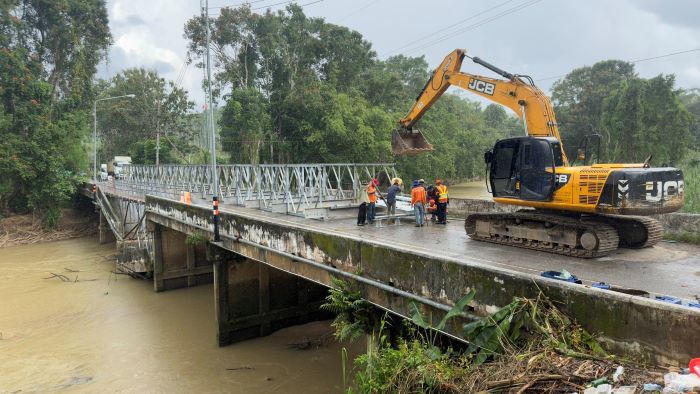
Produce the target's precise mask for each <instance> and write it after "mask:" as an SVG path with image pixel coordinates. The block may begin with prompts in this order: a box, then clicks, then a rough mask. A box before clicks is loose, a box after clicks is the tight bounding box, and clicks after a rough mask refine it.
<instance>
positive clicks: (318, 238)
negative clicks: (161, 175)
mask: <svg viewBox="0 0 700 394" xmlns="http://www.w3.org/2000/svg"><path fill="white" fill-rule="evenodd" d="M146 205H147V210H148V220H149V221H153V222H154V223H158V224H160V225H163V226H167V227H170V228H173V229H177V230H178V231H182V232H188V231H189V232H192V231H202V230H206V231H211V230H212V227H211V221H210V213H209V211H208V209H206V208H204V207H196V206H186V205H183V204H180V203H177V202H174V201H168V200H163V199H158V198H151V197H148V198H147V201H146ZM221 234H222V242H221V243H220V246H221V247H223V248H225V249H227V250H230V251H233V252H235V253H237V254H239V255H242V256H245V257H247V258H249V259H253V260H256V261H260V262H264V263H265V264H267V265H270V266H272V267H275V268H277V269H280V270H283V271H286V272H289V273H292V274H294V275H298V276H301V277H304V278H306V279H309V280H312V281H314V282H317V283H320V284H323V285H325V286H328V287H330V286H332V282H331V277H333V276H338V277H341V278H344V279H347V280H351V281H354V282H355V283H356V284H357V285H358V287H359V288H360V289H361V291H362V293H363V297H365V298H366V299H367V300H369V301H370V302H372V303H374V304H375V305H378V306H380V307H382V308H385V309H387V310H390V311H392V312H394V313H397V314H399V315H403V316H408V315H409V308H408V306H409V304H410V303H411V302H412V301H414V300H416V301H418V302H420V303H421V304H423V306H424V308H426V309H427V310H429V311H430V312H432V313H433V317H434V319H435V320H436V321H437V320H438V319H440V318H441V316H443V315H444V313H445V310H448V309H449V308H450V307H451V305H454V303H455V302H456V301H457V300H458V299H459V298H460V297H461V296H462V295H464V294H465V293H467V292H468V291H470V290H471V289H475V290H476V298H475V301H474V302H473V303H472V305H471V308H472V309H473V313H475V314H477V315H482V316H483V315H485V314H488V313H493V312H494V311H496V310H497V309H499V308H501V307H503V306H505V305H507V304H508V303H509V302H510V301H511V300H512V298H513V297H515V296H525V297H536V296H537V295H538V292H539V289H542V291H543V292H544V293H545V294H546V295H547V296H549V297H550V298H551V299H552V300H554V301H556V302H560V303H561V305H562V309H563V310H564V311H565V312H567V313H568V314H570V315H571V316H572V317H574V318H575V319H577V320H578V321H579V322H580V324H581V325H582V326H583V327H584V328H586V329H587V330H589V331H590V332H592V333H596V334H601V335H602V338H603V339H604V340H605V341H606V343H607V344H608V347H609V348H610V349H612V350H613V351H616V352H619V353H622V354H627V355H633V356H635V357H640V358H642V359H646V360H650V361H654V362H657V363H681V362H687V360H688V358H690V357H694V356H696V354H695V353H697V349H699V348H700V331H699V330H697V327H700V311H695V310H691V309H690V308H686V307H681V306H676V305H670V304H664V303H661V302H657V301H653V300H649V299H644V298H641V297H635V296H630V295H626V294H621V293H615V292H607V291H604V290H598V289H590V288H586V287H584V286H580V285H572V284H568V283H564V282H560V281H554V280H548V279H545V278H541V277H538V276H534V275H527V274H522V273H517V272H513V271H510V270H507V269H501V268H496V267H491V266H484V265H481V264H480V263H479V262H478V261H469V260H465V259H460V260H456V259H455V260H452V259H441V258H436V257H435V256H431V255H429V254H422V253H421V252H415V251H410V250H407V249H399V248H398V247H387V246H386V245H383V244H380V243H377V242H375V241H374V240H372V239H361V238H357V237H352V236H340V235H336V234H328V233H323V232H321V230H318V229H316V228H313V227H305V226H304V225H303V224H298V225H289V224H286V225H283V224H279V223H276V222H275V220H274V218H264V217H255V216H251V215H250V214H249V213H247V212H241V213H222V228H221ZM358 272H361V275H355V273H358ZM445 332H446V333H447V334H450V335H454V336H456V337H460V336H461V322H460V321H454V324H452V325H451V326H450V327H447V328H446V330H445Z"/></svg>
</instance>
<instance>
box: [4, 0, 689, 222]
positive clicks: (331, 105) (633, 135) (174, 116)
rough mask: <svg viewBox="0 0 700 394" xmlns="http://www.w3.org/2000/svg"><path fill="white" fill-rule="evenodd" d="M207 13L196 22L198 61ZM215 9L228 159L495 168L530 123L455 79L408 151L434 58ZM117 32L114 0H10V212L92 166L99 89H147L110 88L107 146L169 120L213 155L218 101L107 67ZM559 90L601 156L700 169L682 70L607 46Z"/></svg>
mask: <svg viewBox="0 0 700 394" xmlns="http://www.w3.org/2000/svg"><path fill="white" fill-rule="evenodd" d="M203 22H204V20H203V18H202V17H194V18H192V19H191V20H189V21H188V22H187V23H186V25H185V27H184V35H185V37H186V38H187V40H188V43H189V48H188V58H189V60H190V61H191V62H192V63H194V64H195V65H197V66H199V67H202V66H203V64H202V62H201V59H202V54H203V50H204V45H203V39H204V28H203ZM211 24H212V49H213V56H214V64H213V66H214V80H213V91H214V99H215V102H216V103H217V128H218V132H219V142H220V146H219V149H220V152H219V153H217V155H218V156H220V157H219V160H220V162H222V163H226V162H228V163H294V162H396V163H397V165H398V169H399V171H400V173H401V174H402V176H404V177H406V178H409V179H411V178H416V177H422V178H426V179H430V178H435V177H440V178H444V179H448V180H449V181H450V182H459V181H461V180H467V179H473V178H477V177H480V176H483V173H484V164H483V160H482V157H483V152H484V151H485V150H487V149H488V148H489V147H491V146H492V145H493V143H494V142H495V141H496V140H497V139H499V138H503V137H507V136H513V135H521V134H523V133H524V131H523V128H522V126H521V122H520V121H519V120H518V119H517V118H516V117H515V116H514V115H513V114H511V113H507V112H506V110H504V109H503V107H500V106H498V105H483V104H481V103H479V102H477V101H472V100H469V99H466V98H463V97H461V96H459V95H456V94H451V93H448V94H446V95H445V96H443V98H442V99H441V100H439V101H438V102H437V104H436V105H435V106H434V107H433V108H432V109H431V110H430V111H428V112H427V113H426V115H425V116H424V118H423V119H422V120H421V121H420V122H419V124H418V126H419V128H420V129H421V130H422V131H423V133H424V134H425V135H426V136H427V138H428V139H429V140H430V141H431V142H432V143H433V145H434V146H435V151H434V152H432V153H429V154H424V155H420V156H416V157H411V158H403V157H394V156H392V154H391V149H390V140H391V132H392V130H393V129H394V128H395V127H396V124H397V120H398V119H399V118H401V117H403V116H404V115H405V113H406V112H407V110H408V109H409V108H410V106H411V105H412V104H413V102H414V100H415V97H416V96H417V95H418V93H419V92H420V91H421V89H422V87H423V85H424V84H425V82H426V81H427V80H428V78H429V76H430V74H431V70H430V67H429V64H428V61H427V60H426V59H425V58H423V57H406V56H403V55H398V56H393V57H390V58H387V59H380V58H379V57H378V56H377V54H376V53H375V52H374V51H373V50H372V45H371V43H369V42H368V41H366V40H365V39H364V38H363V37H362V35H361V34H360V33H358V32H356V31H352V30H349V29H348V28H346V27H343V26H338V25H334V24H330V23H327V22H325V21H324V20H323V19H321V18H310V17H308V16H306V15H305V14H304V12H303V10H302V8H301V7H299V6H296V5H289V6H287V7H286V9H285V10H282V11H278V12H270V11H268V12H266V13H264V14H256V13H253V12H252V11H251V9H250V8H249V7H245V6H243V7H238V8H224V9H222V10H221V13H220V14H219V15H218V16H217V17H216V18H212V19H211ZM111 40H112V38H111V34H110V30H109V25H108V19H107V12H106V8H105V3H104V1H102V0H80V1H71V0H56V1H51V2H46V1H40V0H24V1H20V0H9V1H4V2H2V3H0V215H4V214H8V213H11V212H28V211H34V212H35V213H37V214H39V215H40V216H41V217H43V218H44V219H45V222H46V223H47V225H51V224H52V223H55V221H56V220H57V218H58V215H59V212H60V210H59V209H58V208H59V207H60V206H61V204H63V203H65V202H66V201H68V200H69V199H70V197H71V195H72V194H73V193H74V190H75V186H76V185H77V183H78V182H79V181H80V180H81V179H85V178H86V177H87V176H89V174H90V173H91V162H92V155H91V150H92V142H91V141H92V139H91V127H92V116H91V111H92V105H93V102H94V100H95V99H98V98H102V97H112V96H119V95H125V94H135V97H134V98H133V99H124V100H111V101H104V102H100V105H99V106H98V108H97V111H98V118H99V124H98V132H99V143H98V160H100V161H101V162H105V161H106V159H105V158H107V157H112V156H113V155H116V154H129V155H131V156H132V157H133V158H134V161H135V162H137V163H154V162H155V145H156V144H155V140H156V135H160V137H161V149H160V163H205V162H206V161H207V149H206V146H207V144H206V141H205V140H203V136H204V133H203V132H202V129H203V120H204V117H203V116H202V114H201V113H198V112H197V110H195V108H194V103H193V102H192V100H190V98H189V97H188V93H187V92H186V91H185V90H183V89H182V88H181V87H179V86H178V85H177V84H175V83H174V82H173V81H168V80H166V79H164V78H162V77H161V76H159V75H158V74H157V72H155V71H153V70H146V69H139V68H137V69H127V70H122V71H121V72H119V73H118V74H117V75H116V76H114V77H113V78H111V79H109V80H98V79H96V78H95V74H96V67H97V65H98V64H99V62H100V61H102V60H104V59H105V56H106V54H107V51H108V49H109V46H110V44H111ZM438 60H441V59H430V61H431V62H432V63H436V62H437V61H438ZM510 71H517V70H510ZM477 72H480V73H484V72H486V74H485V75H489V74H488V73H487V70H485V69H484V70H483V71H477ZM552 100H553V102H554V105H555V109H556V112H557V117H558V123H559V125H560V129H561V130H562V136H563V139H564V142H565V144H566V146H567V147H568V150H569V151H572V150H575V149H576V147H577V146H579V144H581V143H582V141H584V140H585V136H586V135H589V134H592V133H597V134H599V135H600V136H601V152H600V157H599V158H598V160H601V161H620V162H638V161H641V160H644V158H645V157H647V156H648V155H653V157H654V159H653V163H654V164H655V165H662V164H669V165H677V166H682V167H683V168H684V169H685V170H686V172H687V173H688V172H691V173H692V171H696V172H697V170H696V169H695V167H697V165H698V161H699V160H698V157H699V156H698V154H697V150H698V147H699V145H700V91H699V90H697V89H691V90H683V89H680V88H679V87H677V86H675V79H674V76H673V75H658V76H656V77H653V78H642V77H640V76H639V75H638V74H637V73H636V72H635V70H634V65H633V64H631V63H627V62H624V61H619V60H608V61H603V62H599V63H596V64H594V65H592V66H586V67H582V68H578V69H575V70H573V71H571V72H570V73H569V74H568V75H566V76H565V77H564V78H562V79H560V80H559V81H557V82H556V83H555V85H554V87H553V89H552ZM198 110H199V109H198ZM696 175H700V174H696ZM696 177H697V176H696ZM699 208H700V207H699Z"/></svg>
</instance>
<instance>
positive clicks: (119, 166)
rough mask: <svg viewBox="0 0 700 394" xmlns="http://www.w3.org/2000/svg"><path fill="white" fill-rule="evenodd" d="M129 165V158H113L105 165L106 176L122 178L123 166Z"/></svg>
mask: <svg viewBox="0 0 700 394" xmlns="http://www.w3.org/2000/svg"><path fill="white" fill-rule="evenodd" d="M128 164H131V156H114V159H113V160H112V161H111V162H110V163H109V164H108V165H107V175H111V176H113V177H114V178H115V179H122V178H124V166H125V165H128Z"/></svg>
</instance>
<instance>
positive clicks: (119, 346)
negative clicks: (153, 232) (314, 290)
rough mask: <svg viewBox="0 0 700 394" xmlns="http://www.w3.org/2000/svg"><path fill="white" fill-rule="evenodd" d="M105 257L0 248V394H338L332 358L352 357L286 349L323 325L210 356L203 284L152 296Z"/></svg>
mask: <svg viewBox="0 0 700 394" xmlns="http://www.w3.org/2000/svg"><path fill="white" fill-rule="evenodd" d="M113 253H114V246H113V245H98V243H97V240H96V239H94V238H81V239H75V240H68V241H59V242H51V243H44V244H39V245H28V246H17V247H11V248H4V249H0V393H15V392H57V391H60V392H139V393H143V392H157V393H160V392H162V393H190V392H197V393H217V392H235V393H254V392H259V393H265V392H271V393H329V392H341V391H342V390H343V378H342V376H343V373H342V363H341V349H342V348H343V347H344V346H345V347H347V348H348V350H349V352H350V358H351V359H352V357H353V355H356V354H358V352H360V351H361V350H362V349H364V346H365V345H364V344H361V343H354V344H350V345H348V344H339V343H337V342H336V341H334V340H332V339H327V340H325V341H324V343H323V345H321V346H318V347H316V346H312V347H311V348H310V349H307V350H299V349H298V348H296V347H294V346H293V344H297V343H302V342H305V341H308V340H309V339H313V340H316V339H318V338H322V337H324V338H331V337H332V336H331V335H329V333H331V327H330V324H329V322H316V323H310V324H306V325H303V326H296V327H291V328H288V329H284V330H280V331H277V332H275V333H274V334H272V335H271V336H268V337H264V338H259V339H254V340H250V341H246V342H242V343H238V344H234V345H231V346H227V347H224V348H219V347H217V345H216V338H215V322H214V297H213V287H212V286H211V285H205V286H199V287H194V288H190V289H181V290H174V291H170V292H165V293H154V292H153V285H152V283H151V282H147V281H143V280H139V279H132V278H129V277H125V276H123V275H115V274H112V273H111V272H112V270H113V269H114V258H113ZM52 274H57V275H64V276H65V277H64V278H63V279H61V278H59V277H53V278H50V277H51V276H52ZM44 278H49V279H44ZM64 280H69V281H64ZM350 363H351V361H350Z"/></svg>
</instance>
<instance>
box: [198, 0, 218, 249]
mask: <svg viewBox="0 0 700 394" xmlns="http://www.w3.org/2000/svg"><path fill="white" fill-rule="evenodd" d="M202 11H203V12H202V16H203V17H204V21H205V25H206V30H207V42H206V45H207V93H208V97H207V101H208V107H209V112H208V114H207V115H208V120H209V122H208V123H209V131H210V139H209V152H210V155H211V172H212V174H211V182H212V193H213V194H214V196H213V197H212V203H213V204H212V205H213V212H214V242H219V241H221V239H220V238H219V174H218V169H217V167H216V125H215V124H214V104H213V102H212V101H213V100H212V94H211V55H210V53H209V41H210V40H211V31H210V30H209V0H204V9H203V10H202Z"/></svg>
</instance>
